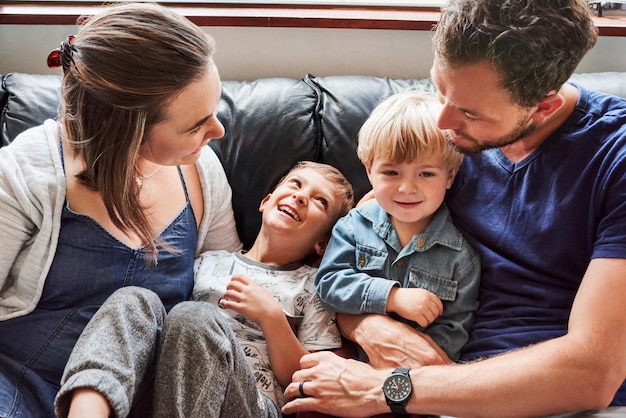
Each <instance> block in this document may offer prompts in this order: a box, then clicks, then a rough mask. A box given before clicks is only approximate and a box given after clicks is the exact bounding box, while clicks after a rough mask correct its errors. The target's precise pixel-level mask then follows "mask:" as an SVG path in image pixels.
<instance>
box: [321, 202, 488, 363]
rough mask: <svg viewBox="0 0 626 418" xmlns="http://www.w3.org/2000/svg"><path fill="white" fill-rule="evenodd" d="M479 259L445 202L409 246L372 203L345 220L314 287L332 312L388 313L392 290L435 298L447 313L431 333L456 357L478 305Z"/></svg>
mask: <svg viewBox="0 0 626 418" xmlns="http://www.w3.org/2000/svg"><path fill="white" fill-rule="evenodd" d="M479 279H480V259H479V256H478V253H476V251H474V249H472V248H471V247H470V245H469V244H468V242H467V241H466V240H465V238H464V237H463V235H462V234H461V232H460V231H459V230H458V229H457V228H456V227H455V226H454V224H453V223H452V219H451V217H450V212H449V211H448V208H447V207H446V206H445V204H443V205H442V206H441V207H440V208H439V210H437V212H435V215H434V216H433V219H432V222H431V223H430V225H429V226H428V227H427V228H426V229H425V230H424V231H423V232H421V233H418V234H415V235H414V236H413V238H412V239H411V241H410V242H409V243H408V244H407V245H406V246H405V247H404V248H403V247H402V245H401V244H400V240H399V239H398V235H397V234H396V231H395V229H394V228H393V226H392V225H391V220H390V218H389V215H388V214H387V213H386V212H385V211H384V210H383V209H382V208H381V207H380V206H379V205H378V203H376V202H373V203H370V204H367V205H365V206H363V207H360V208H356V209H353V210H351V211H350V213H348V215H346V216H345V217H343V218H341V219H339V221H338V222H337V224H336V225H335V227H334V228H333V232H332V237H331V239H330V242H329V243H328V247H327V248H326V252H325V253H324V257H323V259H322V262H321V264H320V267H319V270H318V272H317V276H316V289H317V292H318V293H319V295H320V298H321V300H322V304H323V305H324V306H325V307H326V308H327V309H329V310H332V311H335V312H341V313H348V314H363V313H377V314H385V313H386V312H387V309H386V307H387V298H388V297H389V292H390V291H391V289H392V288H393V287H400V286H401V287H419V288H423V289H427V290H429V291H431V292H433V293H435V294H436V295H437V296H438V297H439V298H440V299H441V301H442V302H443V307H444V312H443V315H441V316H440V317H439V318H437V319H436V320H435V321H434V322H433V323H432V324H430V325H429V326H428V327H426V328H422V327H420V326H419V325H418V324H417V323H415V322H411V321H407V320H404V319H402V318H399V317H397V318H398V319H401V320H404V321H405V322H407V323H410V324H411V325H412V326H414V327H415V329H417V330H418V331H422V332H425V333H426V334H428V335H429V336H430V337H432V339H433V340H434V341H435V342H436V343H437V344H438V345H439V346H440V347H441V348H442V349H443V350H444V351H445V352H446V353H447V354H448V356H449V357H450V358H451V359H452V360H455V361H456V360H458V357H459V354H460V352H461V348H462V347H463V345H464V344H465V343H466V342H467V340H468V336H469V329H470V327H471V325H472V322H473V320H474V312H475V310H476V308H477V307H478V285H479Z"/></svg>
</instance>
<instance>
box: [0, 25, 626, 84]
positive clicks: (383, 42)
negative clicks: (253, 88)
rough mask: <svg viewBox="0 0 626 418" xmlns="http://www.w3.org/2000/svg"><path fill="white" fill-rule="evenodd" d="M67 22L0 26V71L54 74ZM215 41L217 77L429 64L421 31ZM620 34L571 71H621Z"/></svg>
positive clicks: (624, 44) (395, 71)
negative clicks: (54, 53)
mask: <svg viewBox="0 0 626 418" xmlns="http://www.w3.org/2000/svg"><path fill="white" fill-rule="evenodd" d="M75 30H76V27H75V26H72V25H69V26H60V25H58V26H57V25H0V51H1V53H0V74H4V73H8V72H27V73H37V74H44V73H57V74H58V73H60V70H58V69H57V70H49V69H48V68H47V67H46V58H47V56H48V53H49V52H50V51H51V50H52V49H54V48H56V47H57V46H58V45H59V44H60V43H61V41H62V40H64V39H65V38H66V37H67V35H69V34H71V33H73V32H74V31H75ZM206 31H207V32H208V33H210V34H211V35H213V37H214V38H215V40H216V43H217V49H218V50H217V53H216V55H215V61H216V62H217V65H218V67H219V69H220V73H221V76H222V79H223V80H253V79H255V78H261V77H274V76H282V77H293V78H301V77H302V76H303V75H304V74H306V73H311V74H313V75H316V76H324V75H341V74H359V75H375V76H388V77H393V78H423V77H427V76H428V71H429V68H430V65H431V62H432V54H431V50H430V34H429V32H426V31H400V30H375V29H306V28H298V29H291V28H248V27H206ZM624 51H626V37H600V38H599V41H598V44H597V45H596V46H595V47H594V49H593V50H592V51H590V53H589V54H588V55H587V56H586V57H585V59H584V60H583V62H582V63H581V64H580V66H579V68H578V70H577V72H595V71H626V54H624V53H623V52H624Z"/></svg>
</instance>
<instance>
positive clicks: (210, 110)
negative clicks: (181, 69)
mask: <svg viewBox="0 0 626 418" xmlns="http://www.w3.org/2000/svg"><path fill="white" fill-rule="evenodd" d="M221 94H222V84H221V81H220V76H219V73H218V71H217V68H216V67H215V65H211V66H210V68H209V69H208V71H207V72H206V74H205V75H204V76H202V77H201V78H200V79H199V80H197V81H194V82H192V83H191V84H189V85H188V86H187V87H185V88H184V89H183V90H182V91H181V92H180V94H178V95H177V96H176V97H174V98H173V99H172V100H171V101H170V102H169V104H168V105H167V106H166V108H165V114H166V119H165V120H163V121H162V122H159V123H158V124H156V125H154V126H153V127H152V128H151V129H150V130H149V131H148V134H147V135H146V140H145V141H144V143H143V144H142V145H141V148H140V150H139V155H140V156H141V157H143V158H145V159H147V160H149V161H151V162H153V163H156V164H160V165H187V164H192V163H194V162H196V160H197V159H198V157H199V156H200V150H201V149H202V147H204V146H205V145H206V144H208V143H209V141H210V140H212V139H219V138H221V137H222V136H224V126H223V125H222V124H221V122H220V121H219V120H218V119H217V110H218V104H219V99H220V96H221Z"/></svg>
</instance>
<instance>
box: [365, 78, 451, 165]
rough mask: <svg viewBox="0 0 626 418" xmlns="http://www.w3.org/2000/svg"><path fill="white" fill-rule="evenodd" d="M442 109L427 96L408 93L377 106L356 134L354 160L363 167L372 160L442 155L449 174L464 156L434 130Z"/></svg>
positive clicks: (408, 159) (434, 100)
mask: <svg viewBox="0 0 626 418" xmlns="http://www.w3.org/2000/svg"><path fill="white" fill-rule="evenodd" d="M440 111H441V105H440V104H439V102H438V101H437V98H436V97H435V96H434V95H433V94H431V93H427V92H422V91H418V90H409V91H405V92H402V93H397V94H394V95H393V96H390V97H388V98H387V99H385V100H384V101H383V102H381V103H380V104H378V106H376V108H375V109H374V110H373V111H372V113H371V114H370V116H369V118H368V119H367V120H366V121H365V123H364V124H363V126H362V127H361V129H360V131H359V138H358V146H357V156H358V157H359V159H360V160H361V162H362V163H363V165H365V166H366V167H371V166H372V163H373V161H374V160H375V159H380V160H383V161H386V162H394V163H401V162H405V161H414V160H418V159H421V158H424V157H428V156H432V155H441V156H442V157H443V159H444V161H445V162H446V164H447V165H448V168H449V169H450V170H454V169H457V168H459V166H460V165H461V162H462V161H463V155H462V154H461V153H460V152H458V151H457V150H456V149H455V148H454V146H453V145H452V144H451V143H450V142H449V140H448V137H447V134H446V133H445V132H444V131H442V130H440V129H439V128H437V117H438V115H439V112H440Z"/></svg>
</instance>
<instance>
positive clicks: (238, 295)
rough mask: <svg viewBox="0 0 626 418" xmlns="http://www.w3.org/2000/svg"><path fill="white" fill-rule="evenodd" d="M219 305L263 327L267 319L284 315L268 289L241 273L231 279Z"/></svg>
mask: <svg viewBox="0 0 626 418" xmlns="http://www.w3.org/2000/svg"><path fill="white" fill-rule="evenodd" d="M219 305H220V306H221V307H222V308H227V309H232V310H233V311H235V312H237V313H239V314H241V315H243V316H245V317H246V318H248V319H249V320H251V321H254V322H256V323H257V324H259V325H260V326H261V327H263V322H264V321H265V320H268V319H269V320H271V319H272V318H276V317H277V316H278V315H284V313H283V310H282V308H281V307H280V305H279V304H278V302H277V301H276V299H274V297H273V296H272V295H271V294H270V293H269V292H268V291H267V290H265V289H264V288H263V287H262V286H260V285H259V284H258V283H256V282H255V281H253V280H251V279H249V278H248V277H246V276H241V275H234V276H233V277H232V278H231V279H230V283H228V286H226V292H225V293H224V297H223V298H222V299H221V300H220V302H219Z"/></svg>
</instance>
